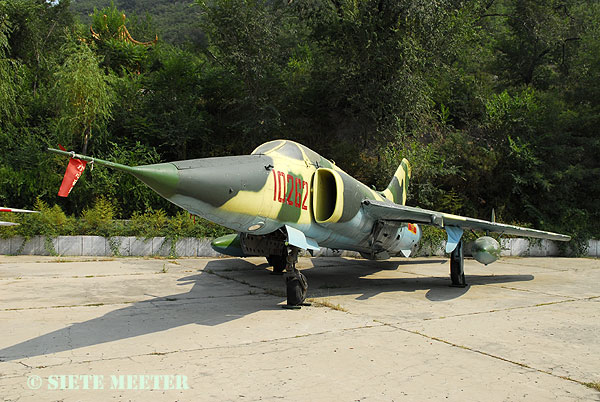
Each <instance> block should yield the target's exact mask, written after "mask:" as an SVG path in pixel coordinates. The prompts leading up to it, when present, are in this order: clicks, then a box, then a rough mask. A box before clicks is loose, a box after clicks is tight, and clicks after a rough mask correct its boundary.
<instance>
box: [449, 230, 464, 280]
mask: <svg viewBox="0 0 600 402" xmlns="http://www.w3.org/2000/svg"><path fill="white" fill-rule="evenodd" d="M450 279H451V280H452V285H450V286H453V287H457V288H464V287H466V286H468V285H467V282H466V280H465V258H464V255H463V241H462V240H460V241H459V242H458V245H457V246H456V248H455V249H454V251H452V253H451V254H450Z"/></svg>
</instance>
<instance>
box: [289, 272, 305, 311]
mask: <svg viewBox="0 0 600 402" xmlns="http://www.w3.org/2000/svg"><path fill="white" fill-rule="evenodd" d="M297 275H298V276H297V277H296V276H291V277H289V278H287V279H286V286H287V304H288V306H299V305H301V304H302V303H304V300H305V299H306V292H307V291H308V284H307V282H306V277H305V276H304V275H302V273H301V272H298V273H297Z"/></svg>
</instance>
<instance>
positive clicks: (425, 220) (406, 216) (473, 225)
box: [362, 200, 571, 241]
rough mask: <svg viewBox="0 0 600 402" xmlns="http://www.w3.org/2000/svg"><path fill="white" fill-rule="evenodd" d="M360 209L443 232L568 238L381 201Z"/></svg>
mask: <svg viewBox="0 0 600 402" xmlns="http://www.w3.org/2000/svg"><path fill="white" fill-rule="evenodd" d="M362 206H363V208H364V210H365V212H366V213H367V214H369V215H370V216H372V217H373V218H376V219H381V220H388V221H397V222H410V223H421V224H425V225H434V226H437V227H440V228H445V229H446V230H447V231H448V227H456V228H461V229H474V230H486V231H489V232H494V233H502V234H508V235H514V236H523V237H536V238H538V239H549V240H558V241H569V240H571V236H567V235H563V234H558V233H552V232H545V231H543V230H536V229H529V228H524V227H520V226H513V225H505V224H503V223H496V222H490V221H484V220H482V219H475V218H469V217H466V216H459V215H452V214H447V213H444V212H437V211H430V210H427V209H421V208H415V207H408V206H406V205H400V204H391V203H387V202H382V201H374V200H364V201H363V202H362ZM449 235H450V233H449ZM461 235H462V232H461ZM459 238H460V236H459Z"/></svg>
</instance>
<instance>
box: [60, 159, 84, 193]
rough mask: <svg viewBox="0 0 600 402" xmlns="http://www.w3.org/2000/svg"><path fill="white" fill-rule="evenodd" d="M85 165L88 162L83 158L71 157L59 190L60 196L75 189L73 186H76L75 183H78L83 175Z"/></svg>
mask: <svg viewBox="0 0 600 402" xmlns="http://www.w3.org/2000/svg"><path fill="white" fill-rule="evenodd" d="M85 165H87V162H86V161H82V160H81V159H75V158H71V159H70V160H69V164H68V165H67V171H66V172H65V177H63V181H62V184H61V185H60V189H59V190H58V196H59V197H66V196H68V195H69V193H70V192H71V190H72V189H73V186H75V183H77V180H79V178H80V177H81V174H82V173H83V170H84V169H85Z"/></svg>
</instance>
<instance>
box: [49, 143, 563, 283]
mask: <svg viewBox="0 0 600 402" xmlns="http://www.w3.org/2000/svg"><path fill="white" fill-rule="evenodd" d="M50 151H52V152H55V153H59V154H63V155H66V156H70V157H71V161H73V160H75V161H85V162H93V163H97V164H101V165H106V166H110V167H112V168H115V169H118V170H121V171H124V172H127V173H130V174H132V175H133V176H135V177H137V178H138V179H140V180H141V181H143V182H144V183H145V184H146V185H148V186H149V187H151V188H152V189H153V190H154V191H156V192H157V193H158V194H160V195H161V196H162V197H164V198H166V199H167V200H169V201H170V202H172V203H174V204H176V205H178V206H179V207H181V208H183V209H185V210H186V211H189V212H190V213H191V214H194V215H198V216H201V217H203V218H205V219H208V220H210V221H212V222H215V223H218V224H220V225H223V226H225V227H228V228H230V229H232V230H235V231H236V232H238V233H239V234H238V235H229V236H226V237H224V238H220V239H216V240H215V241H214V242H213V248H215V250H217V251H219V252H221V253H224V254H229V255H234V256H249V255H264V256H266V257H269V258H270V260H269V261H270V262H272V261H275V263H274V266H278V269H279V270H282V269H283V268H282V265H283V266H285V267H286V269H288V266H289V265H290V264H292V265H293V262H290V261H291V260H290V259H289V258H288V257H286V256H288V251H289V249H290V247H292V248H297V249H308V250H318V249H319V248H321V247H329V248H332V249H338V250H353V251H358V252H360V253H361V255H363V256H364V257H366V258H370V259H384V258H389V257H390V256H392V255H398V254H401V255H404V256H409V255H410V253H411V250H412V249H413V247H414V246H415V245H416V244H417V243H418V241H419V240H420V238H421V230H420V228H419V226H418V224H429V225H434V226H438V227H440V228H444V229H445V230H446V231H447V233H448V240H447V245H446V251H447V252H449V253H451V252H453V251H454V250H455V248H456V247H457V245H458V244H460V242H461V237H462V233H463V229H477V230H485V231H490V232H498V233H506V234H512V235H521V236H529V237H538V238H547V239H553V240H561V241H567V240H569V237H568V236H565V235H560V234H556V233H550V232H544V231H539V230H534V229H527V228H521V227H517V226H511V225H503V224H499V223H495V222H488V221H483V220H478V219H473V218H467V217H462V216H458V215H452V214H446V213H443V212H436V211H429V210H424V209H420V208H415V207H409V206H406V205H405V204H406V195H407V192H408V185H409V179H410V175H411V168H410V164H409V162H408V161H407V160H406V159H403V160H402V161H401V163H400V165H399V167H398V169H397V170H396V172H395V174H394V176H393V177H392V180H391V182H390V184H389V185H388V187H387V188H386V189H385V190H383V191H381V192H379V191H376V190H374V189H371V188H369V187H368V186H366V185H365V184H363V183H361V182H360V181H358V180H356V179H354V178H353V177H351V176H350V175H348V174H347V173H346V172H344V171H343V170H342V169H340V168H339V167H338V166H336V165H335V163H333V162H332V161H329V160H327V159H325V158H324V157H322V156H321V155H319V154H317V153H316V152H314V151H312V150H311V149H309V148H307V147H305V146H304V145H301V144H298V143H296V142H293V141H290V140H275V141H270V142H267V143H265V144H263V145H260V146H259V147H258V148H256V149H255V150H254V151H253V152H252V153H251V154H250V155H243V156H228V157H218V158H204V159H192V160H185V161H177V162H168V163H159V164H154V165H145V166H136V167H131V166H126V165H121V164H117V163H114V162H110V161H104V160H101V159H97V158H92V157H89V156H84V155H77V154H75V153H72V152H66V151H61V150H55V149H50ZM81 163H83V162H81ZM84 166H85V164H84ZM82 170H83V168H82V169H81V171H82ZM77 178H78V176H77V177H76V178H75V179H74V180H73V184H71V187H72V185H74V183H75V182H76V180H77ZM69 191H70V188H69ZM461 255H462V254H461ZM286 258H287V262H286ZM461 258H462V257H461ZM288 291H289V289H288Z"/></svg>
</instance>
